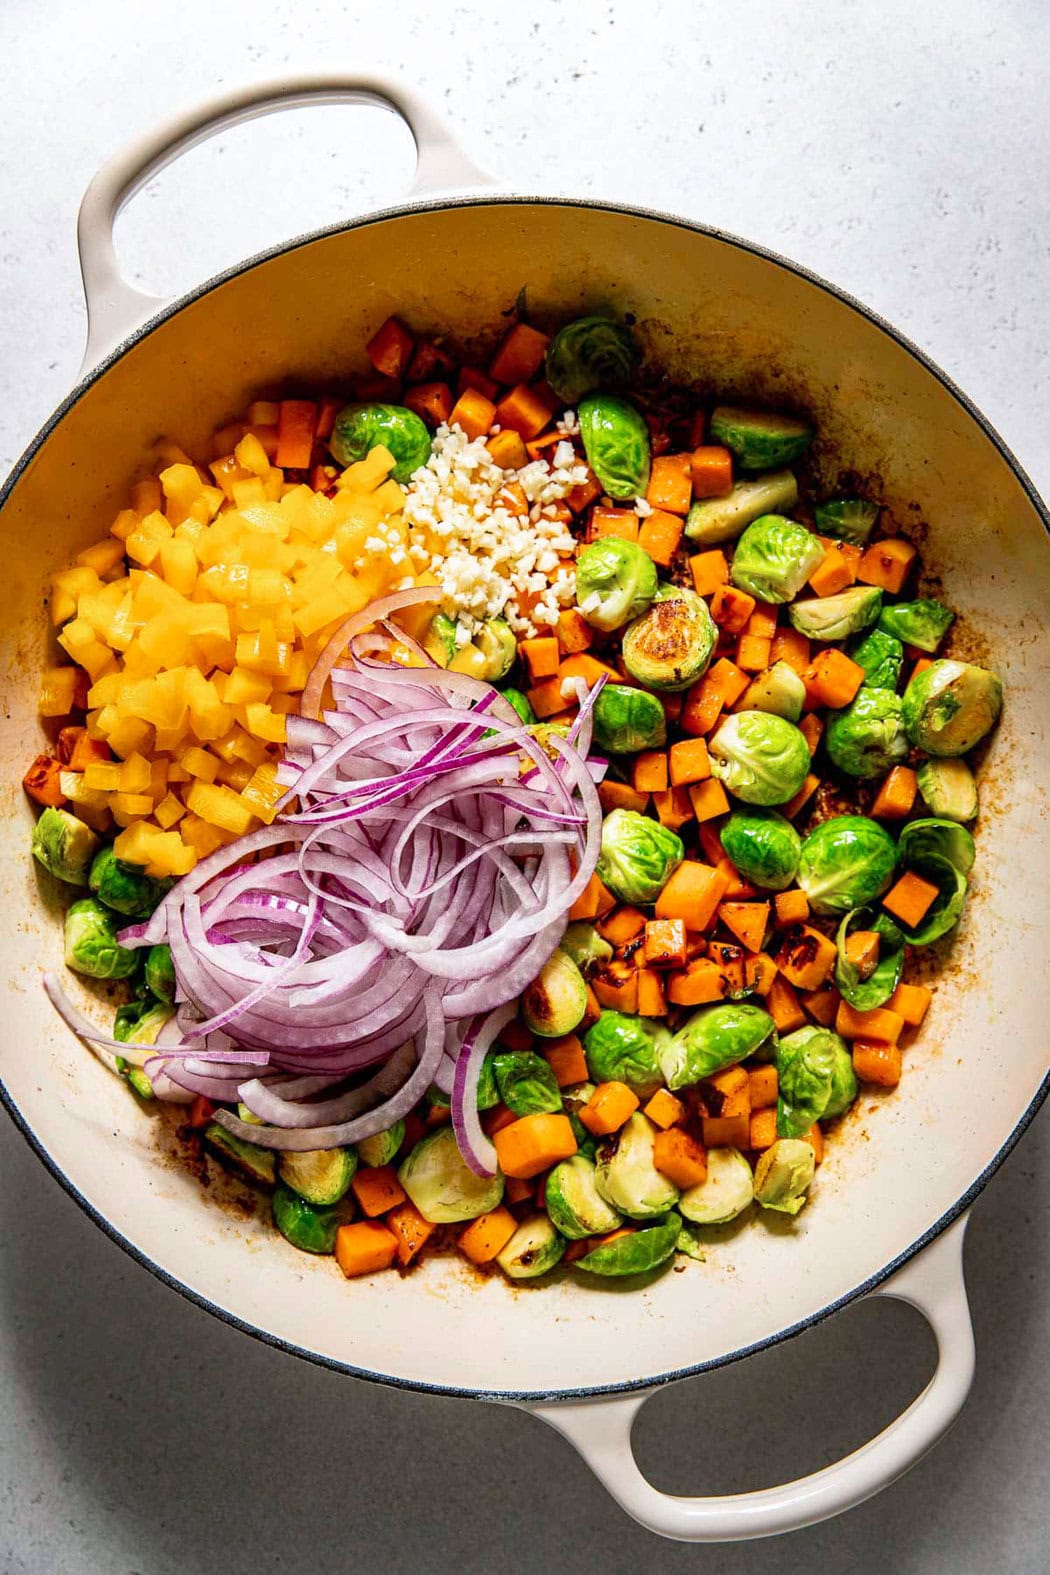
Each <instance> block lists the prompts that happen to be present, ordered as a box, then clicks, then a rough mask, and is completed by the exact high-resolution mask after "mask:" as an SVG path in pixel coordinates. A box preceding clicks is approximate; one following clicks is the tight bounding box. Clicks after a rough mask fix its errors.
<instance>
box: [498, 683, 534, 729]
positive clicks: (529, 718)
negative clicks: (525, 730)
mask: <svg viewBox="0 0 1050 1575" xmlns="http://www.w3.org/2000/svg"><path fill="white" fill-rule="evenodd" d="M500 694H501V695H502V696H503V698H504V700H506V702H507V704H508V705H509V706H512V707H513V709H514V710H515V711H516V712H517V713H518V715H519V716H520V717H521V720H522V721H523V722H524V723H525V726H526V727H534V726H535V724H536V713H535V711H534V710H533V709H532V706H531V705H530V704H529V701H528V698H527V696H525V695H523V694H522V692H521V690H520V689H511V688H509V687H508V688H506V689H501V690H500Z"/></svg>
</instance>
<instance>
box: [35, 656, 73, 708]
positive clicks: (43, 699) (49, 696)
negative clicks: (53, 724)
mask: <svg viewBox="0 0 1050 1575" xmlns="http://www.w3.org/2000/svg"><path fill="white" fill-rule="evenodd" d="M76 687H77V670H76V668H75V667H47V668H45V669H44V672H43V674H42V675H41V679H40V693H39V696H38V697H37V707H36V708H37V710H38V711H39V713H40V715H41V716H68V715H69V713H70V711H72V709H73V696H74V695H75V693H76Z"/></svg>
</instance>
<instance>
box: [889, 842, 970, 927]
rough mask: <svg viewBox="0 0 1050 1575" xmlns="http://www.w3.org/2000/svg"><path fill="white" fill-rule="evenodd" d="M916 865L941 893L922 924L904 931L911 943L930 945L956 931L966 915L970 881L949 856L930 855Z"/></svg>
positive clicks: (919, 871) (917, 869)
mask: <svg viewBox="0 0 1050 1575" xmlns="http://www.w3.org/2000/svg"><path fill="white" fill-rule="evenodd" d="M913 867H914V868H915V873H916V874H917V875H921V876H922V878H923V879H924V880H928V881H929V882H930V883H931V884H932V885H934V886H936V888H937V896H936V897H935V898H934V900H933V902H932V903H931V904H930V906H929V908H928V909H927V910H926V916H925V918H924V919H923V920H922V922H921V924H918V925H916V926H915V928H914V929H913V928H911V927H910V926H908V925H904V926H903V928H904V934H905V938H906V940H907V942H908V945H909V946H929V945H931V944H932V942H934V941H939V940H940V939H941V937H942V936H943V935H947V934H948V931H949V930H953V929H954V928H955V926H956V925H957V924H958V922H959V920H960V919H961V918H962V915H963V909H964V908H965V907H966V894H967V890H968V887H969V883H968V881H967V879H966V876H965V875H962V874H960V872H959V871H958V870H957V869H956V867H955V865H954V864H951V863H949V861H948V860H947V859H939V858H936V857H934V856H933V855H930V857H929V858H925V859H923V861H922V863H921V864H919V865H915V866H913Z"/></svg>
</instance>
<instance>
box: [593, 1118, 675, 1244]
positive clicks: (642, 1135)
mask: <svg viewBox="0 0 1050 1575" xmlns="http://www.w3.org/2000/svg"><path fill="white" fill-rule="evenodd" d="M655 1138H656V1128H655V1127H654V1126H653V1124H652V1122H651V1121H650V1120H649V1118H648V1116H643V1115H642V1113H641V1111H640V1110H636V1111H635V1112H634V1115H633V1116H628V1118H627V1121H626V1123H625V1124H624V1126H622V1127H621V1128H620V1130H619V1132H615V1133H613V1134H612V1135H611V1136H610V1137H606V1138H603V1139H602V1141H601V1142H600V1143H599V1144H598V1152H597V1153H596V1155H595V1158H594V1180H595V1185H596V1186H597V1188H598V1191H599V1192H600V1193H601V1195H602V1197H603V1198H604V1199H605V1201H606V1203H611V1204H612V1206H613V1208H614V1209H618V1210H619V1212H620V1213H621V1214H626V1215H627V1216H628V1217H629V1218H630V1219H633V1220H647V1219H653V1218H655V1217H656V1216H657V1215H659V1214H666V1213H667V1210H668V1209H670V1208H673V1207H674V1205H675V1204H676V1203H677V1202H678V1188H677V1187H676V1186H675V1184H674V1182H673V1181H671V1180H670V1179H669V1178H668V1177H667V1176H665V1175H664V1174H663V1172H662V1171H659V1170H657V1168H656V1166H655V1165H654V1164H653V1143H654V1141H655Z"/></svg>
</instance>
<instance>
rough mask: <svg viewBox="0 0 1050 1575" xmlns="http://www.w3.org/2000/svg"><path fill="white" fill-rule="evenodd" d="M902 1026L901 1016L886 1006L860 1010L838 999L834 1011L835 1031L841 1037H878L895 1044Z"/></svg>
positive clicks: (884, 1041)
mask: <svg viewBox="0 0 1050 1575" xmlns="http://www.w3.org/2000/svg"><path fill="white" fill-rule="evenodd" d="M903 1027H904V1019H903V1017H901V1015H900V1014H899V1012H894V1011H891V1010H890V1008H889V1007H888V1006H876V1007H873V1008H872V1010H871V1011H870V1012H860V1011H858V1010H857V1009H856V1008H855V1007H853V1006H850V1005H849V1003H848V1002H847V1001H840V1002H839V1007H838V1011H837V1012H836V1013H835V1032H836V1033H838V1034H841V1035H842V1037H843V1039H880V1040H882V1041H883V1043H885V1044H891V1045H895V1044H896V1043H897V1040H898V1039H899V1038H900V1034H901V1029H902V1028H903Z"/></svg>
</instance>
